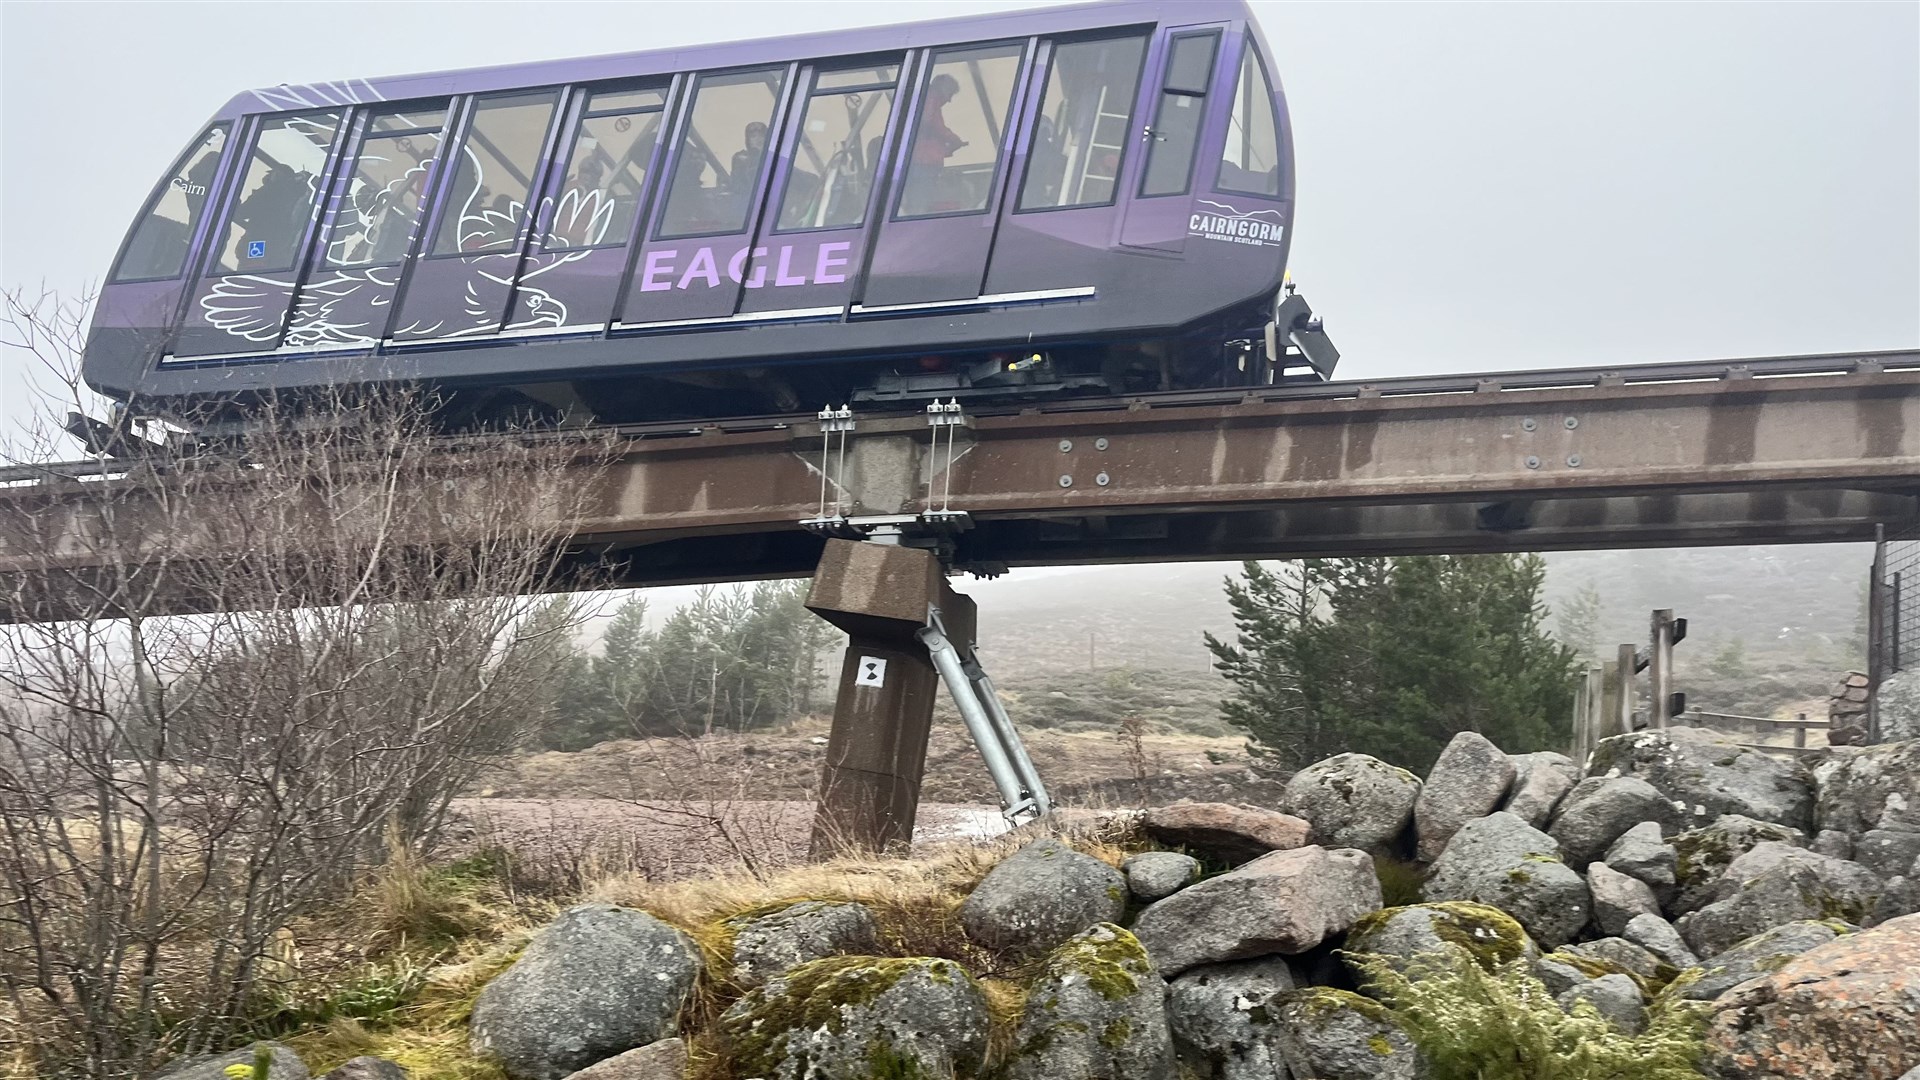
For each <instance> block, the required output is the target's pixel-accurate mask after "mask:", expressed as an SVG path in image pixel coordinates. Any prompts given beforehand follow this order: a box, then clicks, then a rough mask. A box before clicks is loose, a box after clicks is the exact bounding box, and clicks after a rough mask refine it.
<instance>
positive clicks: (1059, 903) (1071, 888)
mask: <svg viewBox="0 0 1920 1080" xmlns="http://www.w3.org/2000/svg"><path fill="white" fill-rule="evenodd" d="M1126 909H1127V881H1126V879H1125V878H1123V877H1121V876H1120V871H1118V870H1115V869H1114V868H1113V867H1111V866H1108V865H1107V864H1106V863H1103V862H1101V861H1100V860H1099V859H1096V858H1094V857H1093V856H1091V855H1083V854H1081V853H1080V852H1077V851H1075V850H1073V849H1072V848H1070V847H1068V846H1067V845H1065V844H1063V843H1061V842H1060V841H1058V840H1051V839H1049V840H1035V841H1034V842H1032V843H1030V844H1028V845H1027V846H1025V847H1023V848H1021V849H1020V850H1019V851H1016V852H1014V853H1013V854H1012V855H1010V856H1008V857H1007V858H1005V859H1003V860H1001V862H1000V865H998V866H995V867H994V868H993V869H992V870H990V871H988V872H987V876H986V877H985V878H984V879H982V880H981V882H980V884H979V885H978V886H976V887H975V888H974V890H973V893H972V894H971V895H969V896H968V897H967V899H966V902H965V903H963V904H962V905H960V923H961V925H962V926H963V927H965V928H966V932H967V936H968V937H970V938H972V939H973V940H974V941H976V942H978V943H979V944H981V945H984V946H986V947H987V948H989V949H1000V950H1004V951H1008V952H1027V953H1033V952H1045V951H1047V950H1049V949H1053V948H1055V947H1056V946H1058V945H1059V944H1060V943H1061V942H1064V941H1066V940H1067V939H1068V938H1070V937H1072V936H1073V935H1075V934H1077V933H1079V932H1080V931H1082V930H1085V929H1087V928H1088V927H1090V926H1093V925H1094V924H1095V923H1103V922H1117V921H1119V919H1120V916H1121V915H1122V914H1123V913H1125V911H1126Z"/></svg>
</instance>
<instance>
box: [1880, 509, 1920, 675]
mask: <svg viewBox="0 0 1920 1080" xmlns="http://www.w3.org/2000/svg"><path fill="white" fill-rule="evenodd" d="M1874 584H1875V587H1876V588H1877V589H1878V590H1879V592H1880V640H1881V647H1882V649H1883V650H1884V652H1883V654H1882V655H1883V656H1884V657H1885V658H1886V666H1887V670H1886V673H1887V674H1892V673H1893V672H1896V671H1905V670H1907V669H1909V668H1912V667H1916V666H1920V528H1915V529H1908V530H1906V531H1904V532H1901V533H1898V534H1895V535H1892V536H1888V537H1887V539H1886V546H1885V549H1884V554H1883V556H1882V565H1881V571H1880V580H1879V581H1877V582H1875V583H1874Z"/></svg>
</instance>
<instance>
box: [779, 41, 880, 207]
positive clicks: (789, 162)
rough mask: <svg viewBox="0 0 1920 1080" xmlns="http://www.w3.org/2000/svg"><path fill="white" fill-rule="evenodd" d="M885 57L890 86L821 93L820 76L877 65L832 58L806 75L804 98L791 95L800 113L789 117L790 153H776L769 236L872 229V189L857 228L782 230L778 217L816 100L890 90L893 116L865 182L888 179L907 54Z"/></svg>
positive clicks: (837, 88)
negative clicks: (890, 71) (791, 128)
mask: <svg viewBox="0 0 1920 1080" xmlns="http://www.w3.org/2000/svg"><path fill="white" fill-rule="evenodd" d="M886 55H887V56H889V57H891V59H888V60H885V61H884V63H888V64H892V65H893V68H894V72H893V81H892V82H891V83H886V82H880V81H878V80H874V81H872V82H866V83H857V84H853V85H849V86H835V87H831V88H829V89H826V90H820V89H818V87H819V85H820V76H822V75H837V74H841V73H843V72H847V71H858V70H860V69H861V68H863V67H873V66H878V65H877V64H869V63H865V62H860V61H859V60H858V58H855V59H849V60H844V61H843V60H841V59H840V58H838V57H836V58H834V60H833V62H832V64H831V65H829V64H825V63H816V64H814V65H813V69H812V71H811V72H810V73H809V74H808V76H807V92H806V94H805V96H804V97H803V96H801V95H799V94H797V93H796V94H795V95H794V96H793V100H794V101H796V102H797V103H798V104H799V111H798V112H796V113H794V115H793V117H792V123H793V124H794V125H795V126H794V136H795V138H794V143H793V146H792V148H791V149H792V153H790V154H787V155H785V156H781V155H779V154H777V153H776V154H775V156H774V167H775V168H776V169H777V170H779V173H778V175H777V176H776V177H775V179H774V188H773V190H770V191H769V192H768V198H767V199H766V208H767V209H768V210H770V211H771V212H772V217H771V218H770V227H769V228H768V229H767V232H768V233H769V234H772V235H776V236H795V235H800V234H804V233H819V232H845V231H846V230H848V229H866V228H870V227H872V225H873V222H874V218H875V217H876V216H877V215H875V214H874V213H873V210H874V207H873V205H872V204H873V192H872V191H871V190H870V191H869V192H868V197H867V203H868V205H867V206H866V207H865V208H864V209H863V210H862V211H861V214H860V222H859V224H857V225H795V226H792V227H789V228H782V227H781V225H780V215H781V214H782V213H783V212H784V211H785V210H786V202H787V189H788V187H789V186H790V185H791V184H792V183H793V169H794V165H793V162H794V158H795V157H796V156H797V155H798V154H799V153H800V143H799V139H800V138H801V137H802V136H803V135H804V132H803V131H802V130H801V129H802V128H804V127H805V125H806V122H807V110H808V109H809V108H811V107H812V106H813V99H814V98H816V97H838V96H840V95H842V94H862V93H873V92H880V91H886V90H891V91H893V105H892V106H891V109H892V115H891V116H889V117H888V118H887V126H886V127H885V128H884V129H883V130H882V131H881V132H880V139H881V144H880V145H881V150H880V157H879V158H878V159H876V160H875V161H874V163H873V176H872V177H871V178H870V179H869V180H868V183H869V184H870V185H873V186H881V185H882V182H883V181H885V180H888V179H890V178H889V177H888V176H887V174H886V170H885V168H884V166H885V165H886V163H887V161H886V159H887V157H888V155H889V154H890V153H891V152H892V149H893V144H892V143H890V142H888V140H889V139H890V138H891V137H892V136H893V135H894V134H895V133H896V132H897V131H898V130H899V127H900V117H901V116H902V115H903V114H902V112H901V110H900V108H899V105H900V100H901V98H902V97H904V96H905V95H904V94H903V93H902V86H903V84H904V83H905V81H906V79H907V76H908V74H909V71H908V64H907V54H905V53H888V54H886Z"/></svg>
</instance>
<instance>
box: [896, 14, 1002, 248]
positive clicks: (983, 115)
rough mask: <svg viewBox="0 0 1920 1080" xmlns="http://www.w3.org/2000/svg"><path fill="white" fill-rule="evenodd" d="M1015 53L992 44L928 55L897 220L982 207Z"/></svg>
mask: <svg viewBox="0 0 1920 1080" xmlns="http://www.w3.org/2000/svg"><path fill="white" fill-rule="evenodd" d="M1021 53H1022V46H1019V45H990V46H987V47H985V48H965V49H948V50H945V51H942V52H938V53H935V54H934V57H933V64H932V66H931V67H930V68H929V69H928V72H927V83H926V89H925V91H924V92H922V94H921V98H920V115H919V117H918V118H917V120H916V122H915V124H914V131H913V142H912V149H911V151H910V152H909V154H908V161H907V179H906V183H905V184H904V185H903V186H902V189H901V192H900V208H899V213H898V216H899V217H903V218H913V217H938V216H940V215H942V214H972V213H978V212H980V211H982V210H985V209H986V208H987V200H988V199H989V198H990V197H991V196H992V192H993V174H994V170H995V169H997V168H998V167H999V165H1000V143H1001V136H1002V135H1003V134H1005V132H1006V128H1007V110H1008V108H1009V107H1010V106H1011V104H1012V101H1013V86H1014V83H1015V81H1016V80H1017V79H1018V78H1019V75H1020V58H1021Z"/></svg>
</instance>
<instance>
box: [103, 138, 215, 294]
mask: <svg viewBox="0 0 1920 1080" xmlns="http://www.w3.org/2000/svg"><path fill="white" fill-rule="evenodd" d="M240 126H241V125H240V124H239V122H238V121H236V120H215V121H213V122H212V123H210V124H208V125H206V126H205V127H203V128H201V129H200V134H199V137H198V138H196V139H194V140H193V141H192V142H190V143H188V144H187V148H186V149H185V150H182V151H181V152H180V153H179V154H178V155H177V156H176V157H175V158H174V159H173V162H172V163H171V164H170V165H169V166H168V167H167V171H165V172H163V173H161V174H160V179H159V181H158V182H156V183H155V184H154V185H153V190H152V191H150V192H148V193H147V198H146V201H144V202H142V203H141V204H140V210H139V212H138V213H136V214H135V215H134V218H133V227H132V228H130V229H128V230H127V234H126V236H124V237H122V238H121V240H120V248H119V250H117V251H115V252H114V253H113V262H112V263H111V264H110V267H109V269H108V270H107V279H106V284H107V285H144V284H147V283H149V282H154V281H182V280H187V279H192V278H197V277H198V276H199V263H200V261H201V260H199V259H196V258H195V257H194V255H195V252H196V251H197V249H198V248H199V247H200V245H201V244H203V243H204V242H205V241H204V240H203V239H202V237H203V236H204V235H205V233H206V231H207V229H208V228H210V227H211V225H212V222H213V220H214V216H215V215H213V214H210V213H208V212H207V211H208V208H210V207H211V208H215V209H218V208H221V207H222V206H223V205H224V204H225V202H226V187H227V183H226V182H227V178H228V176H229V175H230V174H231V171H232V165H233V159H232V157H231V156H230V155H229V154H228V153H227V151H228V150H230V149H232V148H233V145H234V129H236V128H238V127H240ZM215 129H222V130H224V131H225V132H226V136H225V138H226V141H225V142H224V143H222V144H221V147H220V163H219V165H217V166H215V168H214V170H213V178H212V179H211V180H209V181H208V183H207V199H206V201H205V202H203V203H201V204H200V213H199V215H198V220H196V221H195V222H193V224H192V226H191V227H190V228H188V229H187V250H186V251H185V252H183V253H182V254H181V256H180V267H179V269H177V270H175V271H174V272H173V273H171V274H163V275H159V276H150V277H121V276H120V265H121V264H122V263H124V262H125V261H126V259H127V252H128V251H129V250H130V249H131V248H132V247H133V238H134V235H135V234H137V233H138V232H139V231H140V227H141V226H143V225H145V224H146V223H147V218H148V217H150V216H151V215H152V214H153V210H154V207H156V206H158V205H159V203H160V199H161V197H162V196H163V195H165V194H166V193H167V188H168V187H170V186H171V185H172V183H173V178H174V177H176V176H178V175H180V170H181V169H182V168H183V167H185V165H186V163H187V160H188V159H189V158H191V157H193V155H194V154H195V153H196V152H197V151H199V149H200V148H201V147H202V146H204V145H206V141H207V138H208V137H209V136H211V135H212V134H213V133H214V130H215Z"/></svg>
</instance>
